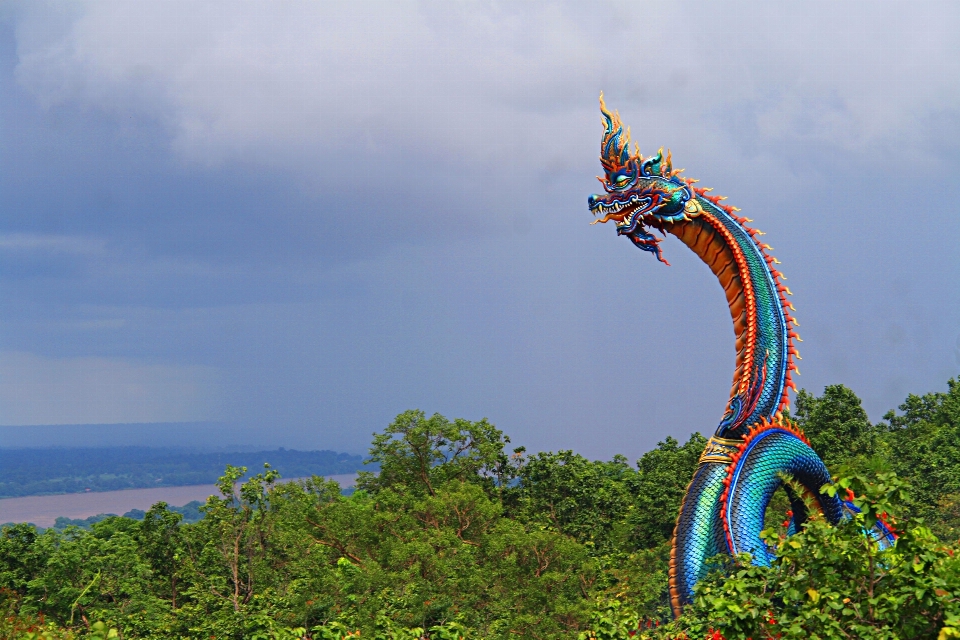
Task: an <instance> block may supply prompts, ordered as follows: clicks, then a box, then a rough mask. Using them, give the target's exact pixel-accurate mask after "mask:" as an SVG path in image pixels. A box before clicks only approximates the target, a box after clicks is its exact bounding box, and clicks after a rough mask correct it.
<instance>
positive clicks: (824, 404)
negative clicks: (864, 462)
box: [793, 384, 874, 466]
mask: <svg viewBox="0 0 960 640" xmlns="http://www.w3.org/2000/svg"><path fill="white" fill-rule="evenodd" d="M795 408H796V411H795V413H794V416H793V417H794V418H795V419H796V420H797V422H798V423H799V424H800V427H801V428H802V429H803V432H804V434H806V436H807V438H809V439H810V445H811V446H812V447H813V450H814V451H816V452H817V454H819V455H820V457H821V458H823V461H824V462H825V463H827V465H828V466H830V465H832V464H835V463H837V462H842V461H844V460H846V459H848V458H850V457H851V456H853V455H858V454H869V453H870V452H871V451H872V448H873V443H872V439H871V435H872V434H873V432H874V429H873V428H872V425H871V424H870V419H869V418H868V416H867V412H866V411H864V410H863V406H862V404H861V402H860V398H858V397H857V395H856V394H855V393H854V392H853V391H851V390H850V389H848V388H847V387H845V386H843V385H842V384H834V385H829V386H827V387H826V388H824V390H823V395H822V396H820V397H819V398H818V397H815V396H813V395H812V394H810V393H808V392H807V391H806V390H805V389H801V390H800V392H799V393H797V401H796V403H795Z"/></svg>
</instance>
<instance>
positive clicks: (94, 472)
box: [0, 447, 363, 498]
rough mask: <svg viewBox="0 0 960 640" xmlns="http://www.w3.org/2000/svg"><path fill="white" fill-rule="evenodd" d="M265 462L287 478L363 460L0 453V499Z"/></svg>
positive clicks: (159, 480) (305, 454)
mask: <svg viewBox="0 0 960 640" xmlns="http://www.w3.org/2000/svg"><path fill="white" fill-rule="evenodd" d="M268 460H269V461H270V463H271V464H272V465H273V467H274V468H276V469H278V470H279V471H280V473H283V475H284V476H285V477H287V478H299V477H306V476H312V475H317V476H330V475H337V474H343V473H353V472H355V471H359V470H360V469H361V468H362V467H363V456H359V455H350V454H348V453H337V452H335V451H296V450H291V449H276V450H274V451H233V452H204V453H200V452H191V451H183V450H180V449H163V448H153V447H100V448H96V447H91V448H70V449H0V498H11V497H16V496H36V495H46V494H55V493H79V492H82V491H116V490H118V489H143V488H149V487H179V486H184V485H191V484H213V483H214V482H216V481H217V478H219V477H220V475H221V474H222V473H223V469H224V467H225V466H226V465H228V464H229V465H233V466H237V467H240V466H245V467H249V468H251V469H255V468H260V467H262V466H263V463H264V462H266V461H268Z"/></svg>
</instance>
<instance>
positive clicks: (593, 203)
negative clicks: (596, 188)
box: [587, 193, 601, 211]
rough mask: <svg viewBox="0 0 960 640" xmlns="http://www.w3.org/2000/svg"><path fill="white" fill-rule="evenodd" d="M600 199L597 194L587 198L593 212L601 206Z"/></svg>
mask: <svg viewBox="0 0 960 640" xmlns="http://www.w3.org/2000/svg"><path fill="white" fill-rule="evenodd" d="M600 198H601V196H598V195H597V194H595V193H594V194H592V195H591V196H590V197H589V198H587V206H588V207H590V210H591V211H592V210H593V209H596V208H597V205H598V204H600Z"/></svg>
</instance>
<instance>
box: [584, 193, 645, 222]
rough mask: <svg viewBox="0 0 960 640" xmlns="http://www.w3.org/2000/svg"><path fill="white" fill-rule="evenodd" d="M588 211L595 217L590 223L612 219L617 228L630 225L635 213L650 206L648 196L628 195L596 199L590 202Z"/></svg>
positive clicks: (634, 219) (634, 220)
mask: <svg viewBox="0 0 960 640" xmlns="http://www.w3.org/2000/svg"><path fill="white" fill-rule="evenodd" d="M592 204H593V206H591V207H590V212H591V213H593V215H595V216H601V215H602V216H603V217H602V218H597V219H596V220H594V221H593V222H592V223H591V224H596V223H598V222H600V223H606V222H610V221H613V222H615V223H616V225H617V227H618V228H621V227H632V226H634V225H635V224H636V218H637V216H636V214H637V213H639V212H640V211H643V210H645V209H647V208H648V207H649V206H650V198H648V197H644V196H630V197H629V198H627V199H625V200H613V201H611V202H602V201H597V202H594V203H592Z"/></svg>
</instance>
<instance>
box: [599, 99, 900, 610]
mask: <svg viewBox="0 0 960 640" xmlns="http://www.w3.org/2000/svg"><path fill="white" fill-rule="evenodd" d="M600 111H601V113H602V114H603V118H602V123H603V127H604V132H603V139H602V142H601V145H600V149H601V155H600V162H601V163H602V165H603V169H604V173H605V175H604V176H603V177H600V178H599V180H600V182H601V183H602V184H603V187H604V193H602V194H599V195H592V196H590V198H589V199H588V203H589V205H590V211H591V212H592V213H593V214H594V215H595V216H600V217H599V218H597V219H596V220H594V223H597V222H602V223H605V222H614V223H615V224H616V228H617V235H621V236H626V237H627V238H629V240H630V241H631V242H632V243H633V244H634V245H635V246H636V247H638V248H639V249H642V250H643V251H648V252H650V253H652V254H654V255H655V256H656V258H657V259H658V260H659V261H661V262H664V263H666V264H669V263H667V262H666V260H664V259H663V255H662V253H661V249H660V242H661V239H660V238H658V237H656V236H655V235H654V234H653V233H652V231H653V230H656V231H659V232H660V233H661V234H663V235H664V236H665V235H666V234H667V233H670V234H673V235H674V236H676V237H677V238H679V239H680V241H682V242H683V243H684V244H685V245H687V246H688V247H690V249H692V250H693V252H694V253H696V254H697V255H698V256H699V257H700V259H701V260H703V261H704V262H705V263H706V264H707V266H709V267H710V270H711V271H712V272H713V273H714V275H715V276H717V279H718V280H719V281H720V285H721V286H722V287H723V291H724V293H725V294H726V297H727V303H728V304H729V306H730V315H731V317H732V318H733V328H734V333H735V334H736V349H737V359H736V369H735V371H734V375H733V388H732V390H731V392H730V400H729V402H728V403H727V407H726V412H725V413H724V414H723V417H722V419H721V420H720V425H719V426H718V427H717V429H716V432H715V433H714V435H713V437H711V438H710V440H709V441H708V442H707V446H706V448H705V449H704V451H703V453H702V454H701V456H700V461H699V464H698V466H697V470H696V472H695V473H694V476H693V480H692V481H691V482H690V485H689V487H688V488H687V493H686V496H685V497H684V500H683V503H682V504H681V507H680V513H679V516H678V517H677V524H676V528H675V530H674V536H673V548H672V550H671V554H670V599H671V605H672V607H673V610H674V613H675V614H676V615H679V613H680V611H681V609H682V608H683V606H684V605H685V604H687V603H689V602H690V601H691V598H692V595H693V588H694V586H695V585H696V583H697V582H698V581H699V580H700V579H701V578H702V577H703V576H704V575H705V573H706V571H707V560H708V559H709V558H711V557H712V556H715V555H717V554H720V553H732V554H737V553H742V552H748V553H750V554H751V555H752V559H753V562H754V563H755V564H759V565H767V564H769V563H770V560H771V557H772V556H771V553H770V551H769V550H768V548H767V546H766V544H765V543H764V542H763V541H762V540H761V538H760V531H761V529H762V528H763V521H764V515H765V513H766V509H767V506H768V505H769V503H770V499H771V498H772V496H773V494H774V492H775V491H776V490H777V489H778V488H779V487H781V486H783V485H784V482H783V478H784V477H791V478H793V479H794V480H796V483H798V484H799V485H800V486H802V487H803V488H804V493H805V494H806V495H807V496H808V497H811V496H812V497H813V498H815V504H817V506H818V508H819V510H820V511H822V513H823V515H824V516H825V517H826V519H827V520H828V521H830V522H831V523H834V524H835V523H837V522H838V521H839V520H840V519H841V518H842V517H844V515H845V513H849V509H850V508H851V505H850V504H849V503H846V502H845V501H843V500H841V499H840V498H838V497H830V496H827V495H823V494H821V493H820V488H821V487H822V486H823V485H824V484H826V483H829V482H831V478H830V473H829V472H828V471H827V468H826V466H825V465H824V464H823V462H822V461H821V460H820V457H819V456H818V455H817V454H816V453H815V452H814V451H813V449H812V448H811V447H810V444H809V442H808V441H807V439H806V438H805V437H804V436H803V434H802V433H801V432H800V431H799V430H798V428H797V427H796V426H795V425H793V424H792V423H790V422H789V421H788V420H786V419H785V418H784V417H783V415H782V413H781V412H782V411H783V409H784V408H785V407H786V406H787V404H788V397H787V390H788V389H790V388H792V389H794V390H796V387H795V386H794V383H793V381H792V380H791V374H792V373H793V372H794V371H796V370H797V367H796V365H795V364H794V361H793V359H794V357H796V358H799V355H798V354H797V351H796V349H795V347H794V344H793V342H794V340H799V339H800V338H799V336H797V334H796V333H795V332H794V330H793V327H794V326H796V325H797V321H796V320H795V319H794V317H793V316H792V315H791V312H792V311H793V305H791V304H790V303H789V302H788V301H787V298H786V295H787V294H790V290H789V289H787V287H785V286H784V285H783V282H782V281H783V280H784V279H785V278H784V277H783V275H782V274H781V273H780V272H779V271H777V269H776V267H775V265H776V264H779V261H778V260H777V259H776V258H774V257H772V256H771V255H770V254H769V251H770V250H771V247H770V246H769V245H766V244H764V243H763V242H761V241H760V240H759V239H758V237H759V236H761V235H763V234H762V233H761V232H760V231H757V230H756V229H752V228H750V227H749V226H747V223H749V222H752V221H751V220H749V219H747V218H743V217H740V216H738V215H737V211H739V210H738V209H736V208H734V207H729V206H725V205H723V204H721V202H722V201H723V200H724V198H722V197H718V196H711V195H708V193H709V192H710V189H703V188H698V187H695V186H694V185H695V183H696V182H697V181H696V180H692V179H689V178H683V177H681V175H680V173H681V172H682V171H683V170H682V169H674V168H673V164H672V161H671V157H670V152H669V151H668V152H667V154H666V156H664V154H663V149H661V150H660V151H659V152H657V154H656V155H654V156H651V157H648V158H644V157H643V156H642V155H640V150H639V149H638V148H636V149H635V151H634V153H632V154H631V153H630V132H629V130H627V131H626V132H624V130H623V126H622V125H621V123H620V118H619V115H618V114H616V113H610V112H609V111H607V109H606V106H605V105H604V102H603V95H602V94H601V96H600ZM796 483H795V484H796ZM786 489H787V493H788V496H789V497H790V502H791V507H792V511H793V514H794V516H793V523H792V524H791V525H790V530H791V531H794V530H796V529H797V528H798V527H799V525H800V524H802V522H803V521H804V519H805V518H806V517H807V513H806V509H805V503H804V500H803V499H802V497H801V496H798V495H795V493H794V492H792V491H791V490H790V487H789V486H787V487H786ZM808 501H809V500H808ZM889 536H890V533H889V532H885V535H882V536H881V538H882V539H881V542H884V543H885V542H886V538H888V537H889Z"/></svg>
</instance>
